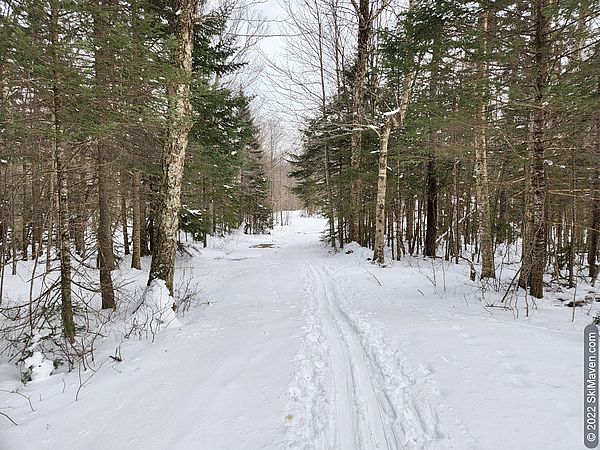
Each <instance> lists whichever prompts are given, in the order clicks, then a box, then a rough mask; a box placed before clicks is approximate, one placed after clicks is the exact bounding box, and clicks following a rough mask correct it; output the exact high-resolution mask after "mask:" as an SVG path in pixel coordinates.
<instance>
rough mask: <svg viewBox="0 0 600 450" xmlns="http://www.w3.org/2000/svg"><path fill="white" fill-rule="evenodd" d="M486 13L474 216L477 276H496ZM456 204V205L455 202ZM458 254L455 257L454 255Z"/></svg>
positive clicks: (481, 23)
mask: <svg viewBox="0 0 600 450" xmlns="http://www.w3.org/2000/svg"><path fill="white" fill-rule="evenodd" d="M487 22H488V19H487V12H482V13H481V14H480V16H479V31H480V33H481V35H482V37H481V44H480V58H479V60H478V61H477V74H478V81H479V82H480V83H482V84H483V86H482V87H481V89H480V95H479V97H480V98H479V99H478V100H479V111H478V116H479V117H478V119H479V123H478V124H477V126H476V127H475V171H474V175H475V189H476V195H477V217H478V219H479V233H480V236H481V279H485V278H496V269H495V266H494V247H493V245H494V244H493V239H492V214H491V208H490V188H489V178H488V163H487V161H488V158H487V91H488V89H487V80H488V68H487V63H486V58H487V31H488V24H487ZM457 206H458V204H457ZM457 257H458V256H457Z"/></svg>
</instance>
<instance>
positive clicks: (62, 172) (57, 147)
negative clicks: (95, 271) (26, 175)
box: [50, 0, 75, 342]
mask: <svg viewBox="0 0 600 450" xmlns="http://www.w3.org/2000/svg"><path fill="white" fill-rule="evenodd" d="M50 8H51V18H50V19H51V20H50V35H51V36H50V38H51V44H52V45H51V52H52V77H53V86H52V103H53V104H52V106H53V116H54V130H53V131H54V136H53V141H54V142H53V144H54V145H53V159H54V167H55V175H56V182H57V188H58V221H57V238H58V251H59V257H60V294H61V319H62V324H63V333H64V335H65V337H66V338H67V339H68V340H69V341H70V342H74V340H75V322H74V320H73V305H72V299H71V253H70V245H69V191H68V187H67V174H66V167H65V161H66V158H65V152H64V148H63V142H62V135H63V130H62V124H61V112H62V111H61V110H62V104H61V92H60V83H61V79H62V74H61V73H60V59H59V54H58V46H59V33H58V1H57V0H53V1H52V2H51V4H50Z"/></svg>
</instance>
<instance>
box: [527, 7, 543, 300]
mask: <svg viewBox="0 0 600 450" xmlns="http://www.w3.org/2000/svg"><path fill="white" fill-rule="evenodd" d="M532 6H533V17H534V20H535V39H534V49H535V98H534V102H535V108H534V109H533V112H532V127H533V132H532V134H533V136H532V137H533V145H532V147H531V151H530V155H529V158H530V169H529V179H530V181H529V192H528V204H527V211H528V213H527V215H526V219H527V224H526V227H525V228H526V233H525V236H524V240H526V241H527V242H524V243H523V257H522V261H523V262H522V269H521V279H520V280H519V285H520V286H522V287H525V286H529V288H530V293H531V295H532V296H533V297H535V298H542V297H543V296H544V272H545V269H546V259H547V255H546V172H545V167H544V157H545V142H544V134H545V133H544V128H545V126H546V114H545V105H544V98H545V91H546V86H547V78H548V74H547V72H548V59H549V51H550V45H549V42H548V33H549V27H550V19H549V17H548V13H549V11H548V6H549V0H534V2H533V5H532Z"/></svg>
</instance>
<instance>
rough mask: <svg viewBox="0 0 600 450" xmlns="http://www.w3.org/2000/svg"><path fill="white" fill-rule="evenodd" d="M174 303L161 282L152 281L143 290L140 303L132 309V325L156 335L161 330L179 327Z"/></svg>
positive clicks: (179, 323)
mask: <svg viewBox="0 0 600 450" xmlns="http://www.w3.org/2000/svg"><path fill="white" fill-rule="evenodd" d="M174 304H175V301H174V299H173V297H172V296H171V295H170V294H169V290H168V289H167V286H166V284H165V282H164V281H163V280H153V281H152V283H151V284H150V285H149V286H148V287H147V288H146V289H145V290H144V293H143V295H142V298H141V301H140V303H139V304H138V305H137V306H136V308H135V309H134V313H133V317H132V319H133V320H132V324H133V325H134V326H137V327H139V328H141V329H143V330H145V331H149V332H151V333H156V332H158V331H160V330H161V329H166V328H178V327H181V326H182V325H181V322H180V321H179V320H178V319H177V316H176V315H175V311H174V310H173V305H174Z"/></svg>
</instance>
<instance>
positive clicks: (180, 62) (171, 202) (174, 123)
mask: <svg viewBox="0 0 600 450" xmlns="http://www.w3.org/2000/svg"><path fill="white" fill-rule="evenodd" d="M176 5H177V11H179V15H177V20H176V29H175V34H176V38H177V48H176V54H175V58H174V61H175V68H176V69H177V70H178V71H179V72H180V76H181V79H180V80H178V81H177V82H175V83H174V84H173V85H172V86H170V87H169V94H170V99H169V111H168V119H167V123H168V125H167V126H168V130H167V137H166V142H165V148H164V150H163V162H162V180H161V192H160V194H161V195H160V200H159V208H158V211H157V215H156V232H155V242H154V250H153V256H152V264H151V267H150V276H149V279H148V285H151V284H152V283H153V282H154V281H155V280H162V281H164V283H165V285H166V287H167V289H168V290H169V292H170V294H171V295H172V294H173V275H174V271H175V253H176V250H177V228H178V223H179V209H180V207H181V198H180V194H181V179H182V177H183V169H184V160H185V152H186V149H187V145H188V133H189V131H190V129H191V125H192V121H191V110H192V106H191V103H190V79H191V76H192V49H193V45H194V13H195V8H196V0H177V1H176Z"/></svg>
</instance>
